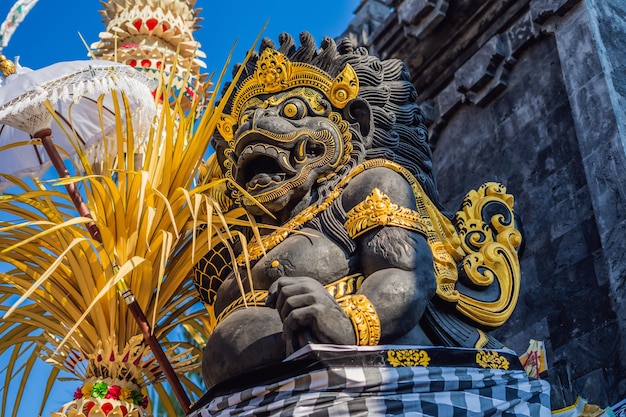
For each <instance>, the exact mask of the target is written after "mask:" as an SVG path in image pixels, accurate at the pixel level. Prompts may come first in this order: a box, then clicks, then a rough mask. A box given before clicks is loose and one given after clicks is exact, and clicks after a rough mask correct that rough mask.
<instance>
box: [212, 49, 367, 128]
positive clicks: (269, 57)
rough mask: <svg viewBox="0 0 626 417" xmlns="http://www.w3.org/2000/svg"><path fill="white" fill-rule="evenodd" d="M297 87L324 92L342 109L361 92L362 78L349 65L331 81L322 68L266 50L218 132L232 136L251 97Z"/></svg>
mask: <svg viewBox="0 0 626 417" xmlns="http://www.w3.org/2000/svg"><path fill="white" fill-rule="evenodd" d="M294 87H312V88H315V89H317V90H319V91H320V92H322V93H323V94H324V95H325V96H326V98H328V100H329V101H330V103H331V104H332V105H333V106H334V107H336V108H338V109H343V108H344V107H345V106H346V104H347V103H348V102H349V101H350V100H352V99H354V98H356V97H357V95H358V93H359V78H358V77H357V75H356V72H355V71H354V69H353V68H352V66H350V64H346V65H345V67H344V68H343V70H341V72H340V73H339V75H337V77H335V78H334V79H333V78H331V76H330V75H328V74H327V73H326V72H324V71H322V70H320V69H319V68H317V67H315V66H313V65H310V64H306V63H303V62H291V61H289V59H288V58H287V57H286V56H285V55H283V54H281V53H280V52H278V51H277V50H275V49H272V48H266V49H265V50H264V51H263V52H262V53H261V56H260V57H259V60H258V61H257V64H256V68H255V70H254V74H252V75H251V76H249V77H248V78H246V79H245V80H244V81H243V83H242V84H241V87H240V88H239V91H238V92H237V94H236V95H235V98H234V99H233V105H232V108H231V109H232V110H231V114H230V115H229V114H224V115H222V117H221V120H220V122H219V123H218V126H217V127H218V130H219V131H220V133H221V134H222V136H223V137H224V138H226V139H230V138H232V136H233V126H234V125H235V124H236V123H237V119H238V118H239V112H240V111H241V109H242V107H243V105H244V104H245V103H246V102H247V101H248V100H250V99H251V98H252V97H255V96H258V95H262V94H272V93H278V92H281V91H285V90H289V89H291V88H294Z"/></svg>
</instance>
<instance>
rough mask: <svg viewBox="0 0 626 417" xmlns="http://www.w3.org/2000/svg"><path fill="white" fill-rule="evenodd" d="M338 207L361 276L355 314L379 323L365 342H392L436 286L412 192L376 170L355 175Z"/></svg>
mask: <svg viewBox="0 0 626 417" xmlns="http://www.w3.org/2000/svg"><path fill="white" fill-rule="evenodd" d="M343 204H344V208H345V210H346V212H347V221H346V228H347V230H348V233H349V234H350V235H351V236H352V237H353V238H354V239H355V241H356V243H357V247H358V260H359V265H360V269H361V270H360V272H361V273H362V274H363V275H364V277H365V280H364V282H363V285H362V287H361V289H360V290H359V292H358V293H359V294H361V295H363V296H365V298H366V299H367V301H363V300H361V301H363V303H364V304H363V306H362V307H361V308H360V310H361V311H356V314H357V315H360V316H362V317H361V318H365V319H367V318H368V315H370V316H374V319H377V320H379V321H380V337H379V338H378V339H377V340H370V343H372V342H376V343H390V342H393V341H395V340H396V339H397V338H399V337H401V336H403V335H404V334H406V333H407V332H408V331H410V330H411V329H413V328H415V327H416V326H417V325H418V322H419V320H420V318H421V316H422V314H423V313H424V310H425V308H426V306H427V305H428V302H429V300H430V299H431V298H432V296H433V295H434V294H435V288H436V281H435V275H434V270H433V257H432V252H431V250H430V247H429V245H428V243H427V241H426V238H425V236H424V233H425V231H424V230H422V227H421V226H420V225H421V224H422V223H421V221H423V220H424V219H420V218H419V215H418V214H417V209H416V197H415V194H414V192H413V189H412V188H411V186H410V184H409V183H408V182H407V180H406V179H405V178H404V177H403V176H402V175H400V174H398V173H397V172H395V171H392V170H390V169H387V168H382V167H381V168H374V169H371V170H368V171H366V172H364V173H363V174H361V175H358V176H357V177H355V178H354V179H353V180H352V182H351V183H350V184H349V186H348V187H347V188H346V190H345V193H344V196H343ZM367 303H370V304H371V306H368V305H367ZM374 311H375V313H374ZM348 313H349V314H350V313H351V312H350V311H349V310H348ZM376 316H377V317H376ZM357 318H359V317H357ZM355 327H356V326H355ZM357 333H358V332H357ZM361 339H363V338H361Z"/></svg>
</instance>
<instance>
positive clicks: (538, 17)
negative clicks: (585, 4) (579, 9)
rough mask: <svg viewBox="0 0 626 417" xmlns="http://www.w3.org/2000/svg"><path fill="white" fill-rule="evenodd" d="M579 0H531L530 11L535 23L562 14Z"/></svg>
mask: <svg viewBox="0 0 626 417" xmlns="http://www.w3.org/2000/svg"><path fill="white" fill-rule="evenodd" d="M578 2H580V0H531V2H530V11H531V13H532V15H533V19H534V20H535V22H537V23H543V22H545V21H546V20H547V19H548V18H550V17H551V16H554V15H555V14H558V15H559V16H563V15H564V14H565V13H567V12H568V11H569V10H570V9H571V8H572V7H574V6H575V5H576V4H577V3H578Z"/></svg>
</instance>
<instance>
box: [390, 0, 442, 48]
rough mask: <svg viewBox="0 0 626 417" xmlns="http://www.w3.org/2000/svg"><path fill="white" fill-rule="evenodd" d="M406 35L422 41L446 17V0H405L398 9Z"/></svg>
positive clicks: (399, 18)
mask: <svg viewBox="0 0 626 417" xmlns="http://www.w3.org/2000/svg"><path fill="white" fill-rule="evenodd" d="M396 10H397V13H398V21H399V22H400V24H401V25H402V26H404V34H405V35H406V36H410V37H413V38H417V39H421V38H423V37H424V36H426V35H427V34H428V33H430V32H431V31H432V30H433V29H434V28H435V27H436V26H437V25H438V24H439V22H441V20H442V19H443V18H444V17H445V16H446V11H447V10H448V2H447V1H445V0H404V1H403V2H402V3H401V4H399V5H398V7H397V8H396Z"/></svg>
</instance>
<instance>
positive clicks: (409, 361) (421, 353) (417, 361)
mask: <svg viewBox="0 0 626 417" xmlns="http://www.w3.org/2000/svg"><path fill="white" fill-rule="evenodd" d="M387 362H389V364H390V365H391V366H393V367H396V368H397V367H400V366H424V367H427V366H428V365H429V364H430V356H428V353H427V352H426V351H425V350H420V349H395V350H388V351H387Z"/></svg>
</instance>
